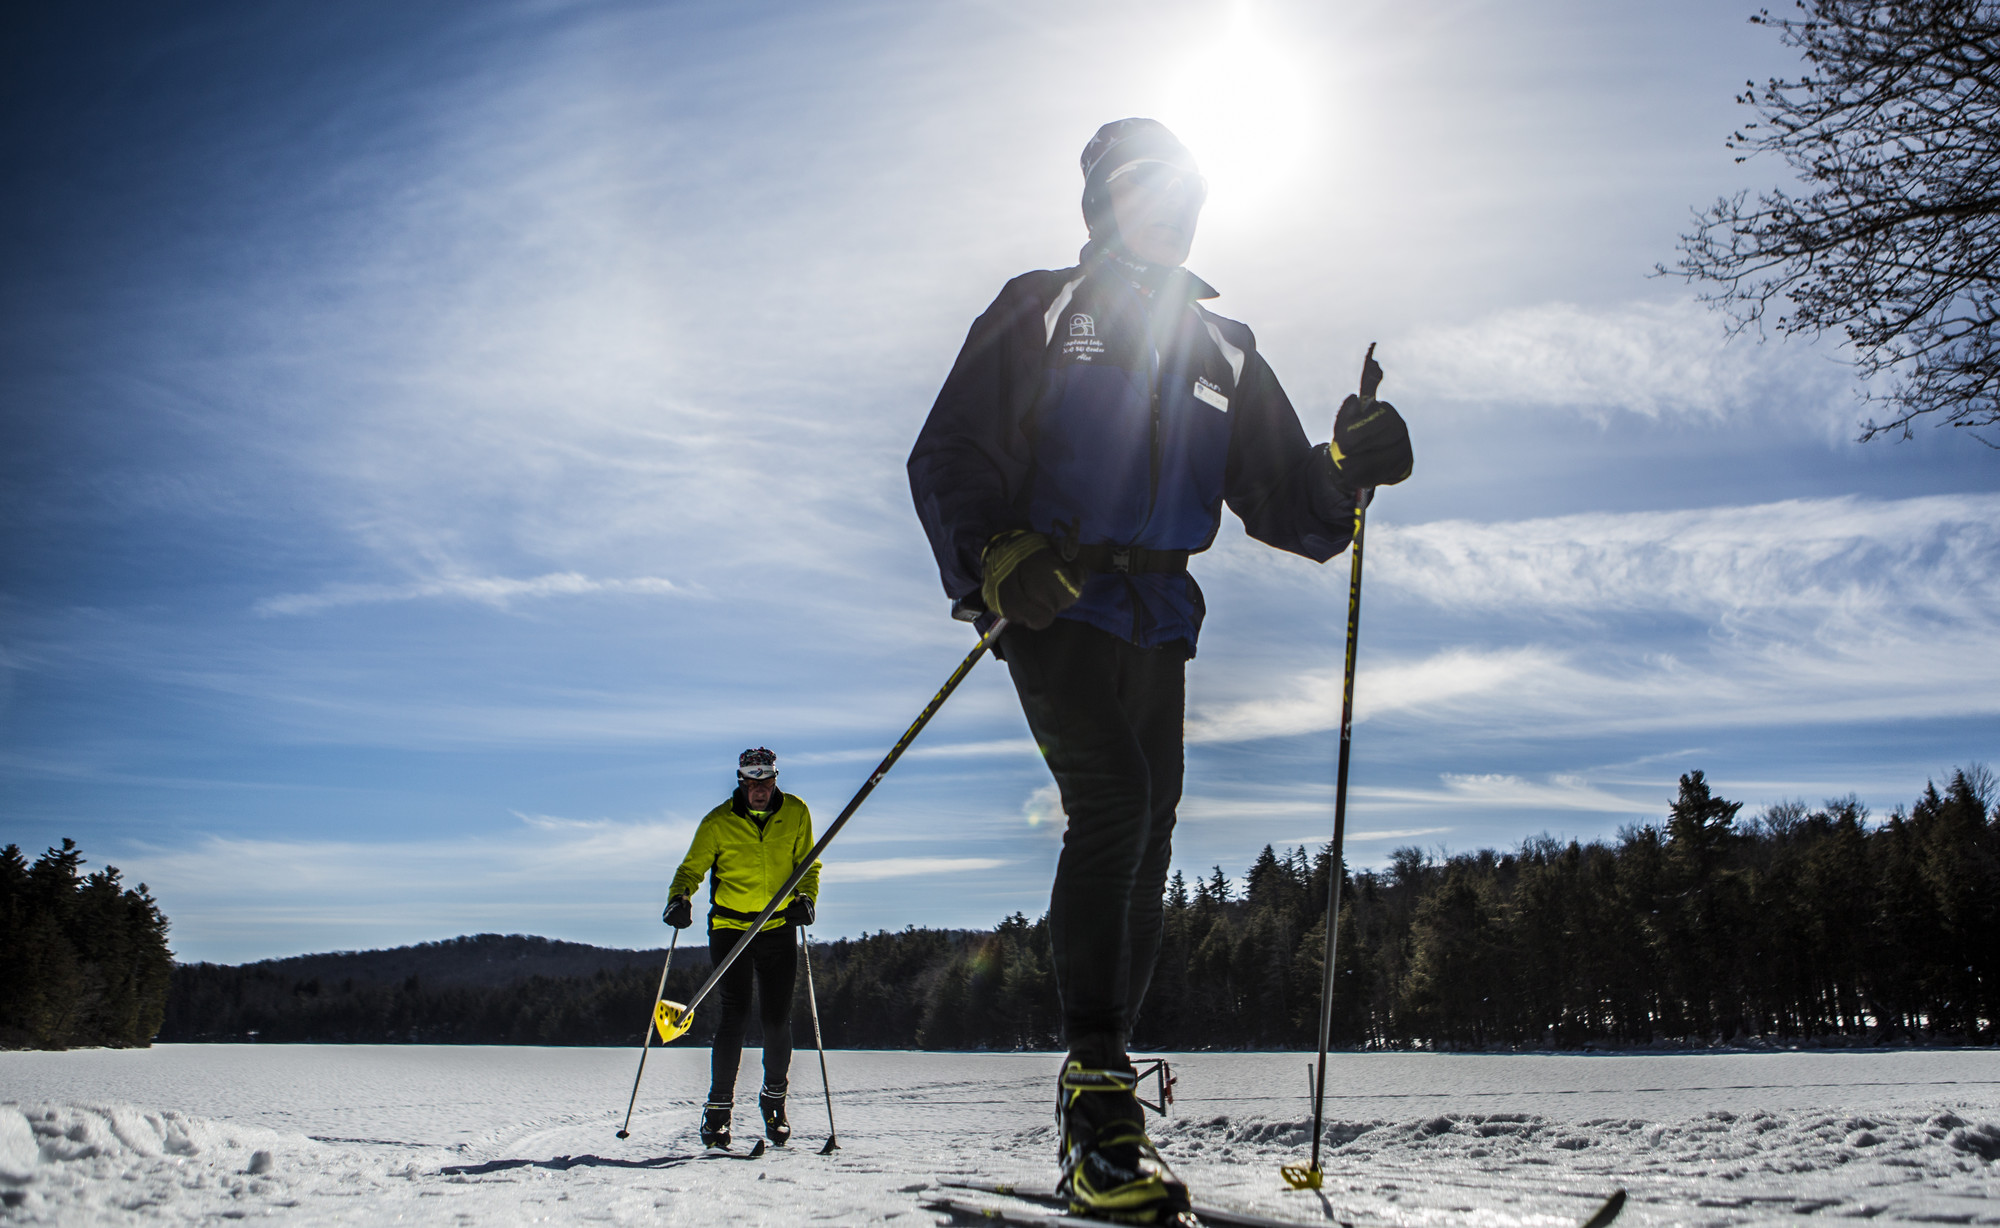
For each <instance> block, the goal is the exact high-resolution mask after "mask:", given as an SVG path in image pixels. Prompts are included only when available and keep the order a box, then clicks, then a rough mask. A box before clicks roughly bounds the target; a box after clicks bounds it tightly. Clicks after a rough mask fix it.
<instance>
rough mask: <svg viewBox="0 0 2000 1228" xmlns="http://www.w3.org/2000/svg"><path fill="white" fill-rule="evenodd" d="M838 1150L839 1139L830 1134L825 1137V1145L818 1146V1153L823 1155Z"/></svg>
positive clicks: (828, 1154)
mask: <svg viewBox="0 0 2000 1228" xmlns="http://www.w3.org/2000/svg"><path fill="white" fill-rule="evenodd" d="M839 1150H840V1140H838V1139H836V1138H834V1137H833V1136H832V1135H830V1134H829V1135H827V1138H826V1146H824V1147H822V1148H820V1149H819V1153H820V1154H821V1155H823V1156H830V1155H832V1154H833V1153H834V1152H836V1151H839Z"/></svg>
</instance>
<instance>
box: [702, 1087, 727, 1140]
mask: <svg viewBox="0 0 2000 1228" xmlns="http://www.w3.org/2000/svg"><path fill="white" fill-rule="evenodd" d="M731 1107H732V1106H731V1105H730V1104H729V1102H727V1101H717V1100H711V1101H709V1102H708V1103H707V1104H704V1105H702V1106H701V1145H702V1146H704V1147H720V1148H722V1149H723V1150H725V1151H726V1150H728V1149H729V1110H730V1108H731Z"/></svg>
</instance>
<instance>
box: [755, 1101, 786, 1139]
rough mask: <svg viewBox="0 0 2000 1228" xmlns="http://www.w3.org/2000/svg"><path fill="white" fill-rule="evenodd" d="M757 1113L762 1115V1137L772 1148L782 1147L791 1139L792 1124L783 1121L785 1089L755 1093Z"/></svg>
mask: <svg viewBox="0 0 2000 1228" xmlns="http://www.w3.org/2000/svg"><path fill="white" fill-rule="evenodd" d="M757 1111H758V1112H759V1113H762V1114H763V1115H764V1137H765V1138H767V1139H770V1140H771V1145H772V1146H774V1147H783V1146H784V1145H785V1142H786V1140H788V1139H790V1138H791V1137H792V1123H791V1122H789V1121H786V1120H785V1089H784V1088H782V1087H780V1088H778V1089H776V1090H775V1091H774V1090H772V1089H771V1088H769V1087H766V1088H764V1089H763V1090H762V1091H760V1092H758V1093H757Z"/></svg>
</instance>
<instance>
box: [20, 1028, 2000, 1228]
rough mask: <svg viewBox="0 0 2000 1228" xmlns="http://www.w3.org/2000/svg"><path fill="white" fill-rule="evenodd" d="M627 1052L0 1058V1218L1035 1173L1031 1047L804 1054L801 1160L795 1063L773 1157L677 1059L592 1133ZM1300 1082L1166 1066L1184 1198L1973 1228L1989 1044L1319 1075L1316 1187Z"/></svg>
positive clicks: (1282, 1208)
mask: <svg viewBox="0 0 2000 1228" xmlns="http://www.w3.org/2000/svg"><path fill="white" fill-rule="evenodd" d="M636 1056H637V1055H636V1051H635V1050H629V1049H532V1048H476V1047H429V1046H360V1045H356V1046H336V1045H299V1046H281V1045H264V1046H258V1045H162V1046H157V1047H155V1048H153V1049H151V1050H124V1051H114V1050H87V1051H80V1052H73V1053H0V1101H4V1103H0V1203H4V1205H0V1223H4V1224H91V1225H96V1224H188V1223H197V1222H208V1221H214V1220H217V1219H225V1218H226V1219H238V1218H251V1219H255V1218H264V1217H271V1218H275V1219H278V1220H281V1221H282V1222H285V1223H288V1224H371V1225H372V1224H386V1223H398V1222H400V1223H412V1224H515V1223H523V1224H525V1223H572V1222H586V1221H587V1222H593V1223H609V1224H627V1223H630V1224H641V1223H643V1224H656V1223H674V1224H725V1223H726V1224H873V1223H884V1222H891V1223H897V1224H904V1225H912V1226H916V1225H930V1224H935V1223H939V1222H941V1219H942V1217H941V1216H940V1215H938V1214H937V1213H934V1212H931V1211H929V1210H926V1209H925V1208H924V1207H923V1205H922V1193H923V1191H924V1189H925V1188H926V1187H927V1186H928V1185H929V1183H930V1182H931V1181H932V1179H933V1178H935V1177H936V1176H939V1175H969V1174H978V1175H981V1176H984V1177H987V1178H992V1179H1001V1180H1016V1181H1021V1182H1023V1183H1031V1184H1037V1185H1046V1184H1048V1183H1049V1182H1050V1181H1051V1180H1052V1176H1053V1172H1052V1164H1051V1162H1050V1151H1051V1149H1052V1145H1053V1144H1052V1139H1051V1134H1050V1127H1049V1111H1050V1105H1051V1102H1052V1097H1053V1073H1054V1068H1055V1059H1054V1058H1053V1057H1052V1056H1050V1055H1047V1054H935V1053H878V1052H834V1053H831V1054H829V1055H828V1063H829V1065H830V1066H831V1068H832V1076H833V1083H834V1091H835V1097H836V1099H835V1106H834V1107H835V1112H836V1113H837V1114H838V1121H839V1124H840V1138H841V1145H842V1147H841V1150H840V1151H838V1152H836V1153H835V1154H833V1155H831V1156H822V1155H819V1154H817V1152H818V1148H819V1144H820V1143H821V1142H822V1141H823V1140H824V1138H825V1130H826V1118H825V1110H824V1108H823V1107H822V1105H821V1102H820V1100H819V1080H818V1069H817V1065H816V1063H815V1062H814V1058H813V1054H812V1053H810V1052H809V1051H801V1052H800V1054H799V1056H798V1061H797V1063H796V1065H795V1067H794V1072H793V1075H794V1077H793V1098H792V1119H793V1123H794V1127H795V1129H796V1130H797V1132H798V1133H797V1139H796V1141H795V1144H794V1146H793V1147H791V1148H789V1149H783V1150H775V1149H774V1150H773V1151H771V1152H770V1153H768V1154H767V1155H766V1156H765V1157H764V1158H763V1159H760V1160H756V1161H751V1162H741V1163H738V1162H728V1161H714V1160H702V1159H696V1158H692V1157H693V1156H694V1155H695V1154H696V1153H697V1151H698V1150H699V1148H698V1145H697V1143H696V1140H695V1138H694V1130H693V1125H694V1121H695V1119H696V1117H697V1115H698V1106H699V1104H700V1100H701V1098H702V1096H703V1094H704V1092H705V1091H706V1086H705V1084H706V1076H707V1054H706V1052H705V1051H703V1050H699V1049H671V1050H666V1051H659V1050H656V1051H654V1053H653V1054H652V1056H651V1058H650V1059H649V1060H648V1063H647V1068H646V1084H645V1087H644V1088H643V1089H642V1091H641V1094H640V1100H639V1109H638V1112H637V1113H636V1114H635V1116H634V1119H633V1124H632V1137H631V1138H630V1139H627V1140H624V1141H620V1140H618V1139H617V1138H616V1137H614V1134H613V1132H614V1131H615V1130H616V1129H617V1126H618V1123H619V1120H620V1118H621V1117H622V1116H623V1114H624V1109H625V1099H626V1095H627V1094H628V1092H629V1091H630V1089H631V1085H632V1083H631V1081H632V1072H633V1068H634V1064H635V1061H636ZM755 1057H756V1055H755V1054H754V1053H752V1054H746V1055H745V1062H744V1069H745V1073H744V1075H743V1077H742V1084H741V1086H742V1088H743V1089H744V1090H743V1092H742V1093H741V1094H739V1097H738V1101H739V1109H738V1116H737V1123H738V1124H737V1130H738V1135H739V1138H742V1139H744V1140H745V1141H747V1138H748V1136H749V1134H750V1130H749V1126H750V1124H751V1122H753V1121H754V1113H755V1110H754V1108H753V1107H752V1106H751V1101H752V1099H753V1095H754V1093H753V1092H752V1091H751V1089H752V1088H753V1087H754V1083H755V1080H756V1071H757V1067H756V1064H755ZM1309 1061H1310V1057H1309V1056H1308V1055H1300V1054H1188V1055H1184V1056H1181V1057H1177V1058H1175V1059H1174V1070H1175V1073H1176V1074H1177V1075H1178V1076H1179V1078H1180V1085H1179V1089H1178V1090H1179V1100H1178V1103H1177V1105H1176V1108H1175V1113H1174V1115H1173V1116H1172V1117H1170V1118H1168V1119H1165V1120H1164V1121H1161V1120H1159V1119H1155V1124H1154V1133H1155V1137H1156V1138H1157V1139H1158V1141H1159V1143H1160V1145H1161V1148H1162V1150H1163V1151H1164V1152H1165V1154H1166V1155H1167V1156H1168V1157H1169V1158H1170V1159H1171V1160H1172V1161H1173V1162H1174V1163H1175V1165H1176V1167H1177V1168H1178V1170H1179V1171H1180V1172H1181V1174H1182V1175H1183V1176H1184V1177H1186V1178H1187V1179H1188V1180H1189V1182H1190V1184H1191V1185H1192V1186H1193V1187H1194V1189H1195V1191H1196V1193H1197V1195H1198V1196H1199V1197H1201V1198H1202V1199H1204V1200H1206V1201H1211V1202H1222V1203H1233V1204H1237V1205H1242V1206H1246V1207H1251V1208H1254V1209H1256V1210H1259V1211H1262V1212H1264V1213H1266V1214H1271V1215H1283V1216H1287V1217H1290V1218H1294V1219H1297V1220H1300V1221H1303V1222H1313V1221H1317V1222H1322V1223H1323V1222H1325V1221H1326V1218H1327V1215H1328V1213H1329V1212H1330V1211H1331V1212H1333V1213H1336V1214H1337V1215H1338V1217H1339V1218H1340V1219H1342V1220H1346V1221H1350V1222H1353V1223H1354V1224H1356V1225H1357V1226H1365V1225H1371V1224H1383V1225H1388V1224H1394V1225H1407V1226H1409V1228H1430V1226H1433V1225H1435V1226H1439V1228H1442V1226H1444V1225H1453V1226H1457V1225H1468V1226H1471V1228H1487V1226H1490V1228H1514V1226H1520V1228H1560V1225H1562V1224H1564V1223H1565V1222H1567V1221H1570V1220H1573V1219H1574V1218H1575V1217H1577V1216H1580V1215H1582V1214H1584V1213H1586V1212H1587V1211H1588V1210H1589V1208H1590V1206H1591V1205H1592V1203H1593V1200H1594V1199H1596V1198H1599V1197H1601V1196H1602V1195H1603V1194H1605V1193H1607V1192H1609V1191H1610V1190H1611V1189H1613V1188H1615V1187H1618V1186H1624V1187H1626V1188H1627V1189H1629V1190H1630V1191H1631V1194H1632V1201H1631V1203H1630V1204H1629V1205H1628V1207H1627V1209H1626V1211H1625V1215H1624V1218H1623V1219H1622V1220H1621V1221H1620V1222H1621V1224H1623V1225H1631V1226H1632V1228H1643V1226H1649V1225H1667V1224H1700V1225H1711V1224H1712V1225H1726V1224H1751V1223H1780V1222H1784V1223H1790V1222H1794V1221H1795V1220H1796V1218H1797V1216H1798V1215H1800V1214H1801V1213H1812V1214H1817V1215H1820V1216H1829V1215H1830V1216H1839V1217H1843V1218H1872V1219H1876V1220H1891V1221H1914V1222H1928V1223H1958V1224H2000V1194H1996V1181H1995V1173H1996V1161H1997V1160H2000V1124H1996V1123H2000V1052H1996V1051H1993V1050H1916V1051H1887V1052H1884V1051H1866V1052H1767V1053H1720V1054H1717V1053H1705V1054H1675V1055H1658V1054H1645V1055H1633V1054H1625V1055H1592V1056H1575V1055H1523V1056H1489V1055H1435V1054H1361V1055H1353V1054H1342V1055H1336V1056H1335V1057H1334V1058H1333V1059H1332V1060H1331V1063H1330V1066H1329V1077H1328V1088H1329V1097H1328V1106H1327V1113H1328V1119H1329V1125H1328V1134H1327V1143H1328V1146H1329V1148H1330V1150H1329V1151H1328V1152H1327V1153H1326V1161H1325V1166H1326V1169H1327V1184H1326V1189H1325V1190H1324V1191H1323V1195H1322V1194H1314V1193H1311V1192H1293V1191H1288V1190H1285V1189H1283V1188H1282V1185H1281V1183H1280V1181H1279V1179H1278V1175H1277V1165H1279V1164H1280V1163H1297V1162H1303V1161H1304V1159H1305V1158H1306V1153H1307V1147H1308V1136H1309V1131H1310V1126H1309V1124H1308V1115H1309V1113H1310V1106H1309V1104H1308V1103H1307V1099H1306V1089H1307V1084H1306V1066H1307V1064H1308V1063H1309ZM739 1146H740V1144H739ZM498 1161H520V1162H522V1163H515V1164H511V1165H508V1164H498V1163H495V1162H498ZM482 1166H483V1167H486V1171H484V1172H475V1173H456V1174H448V1173H445V1172H443V1171H442V1170H444V1169H446V1168H451V1167H482Z"/></svg>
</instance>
